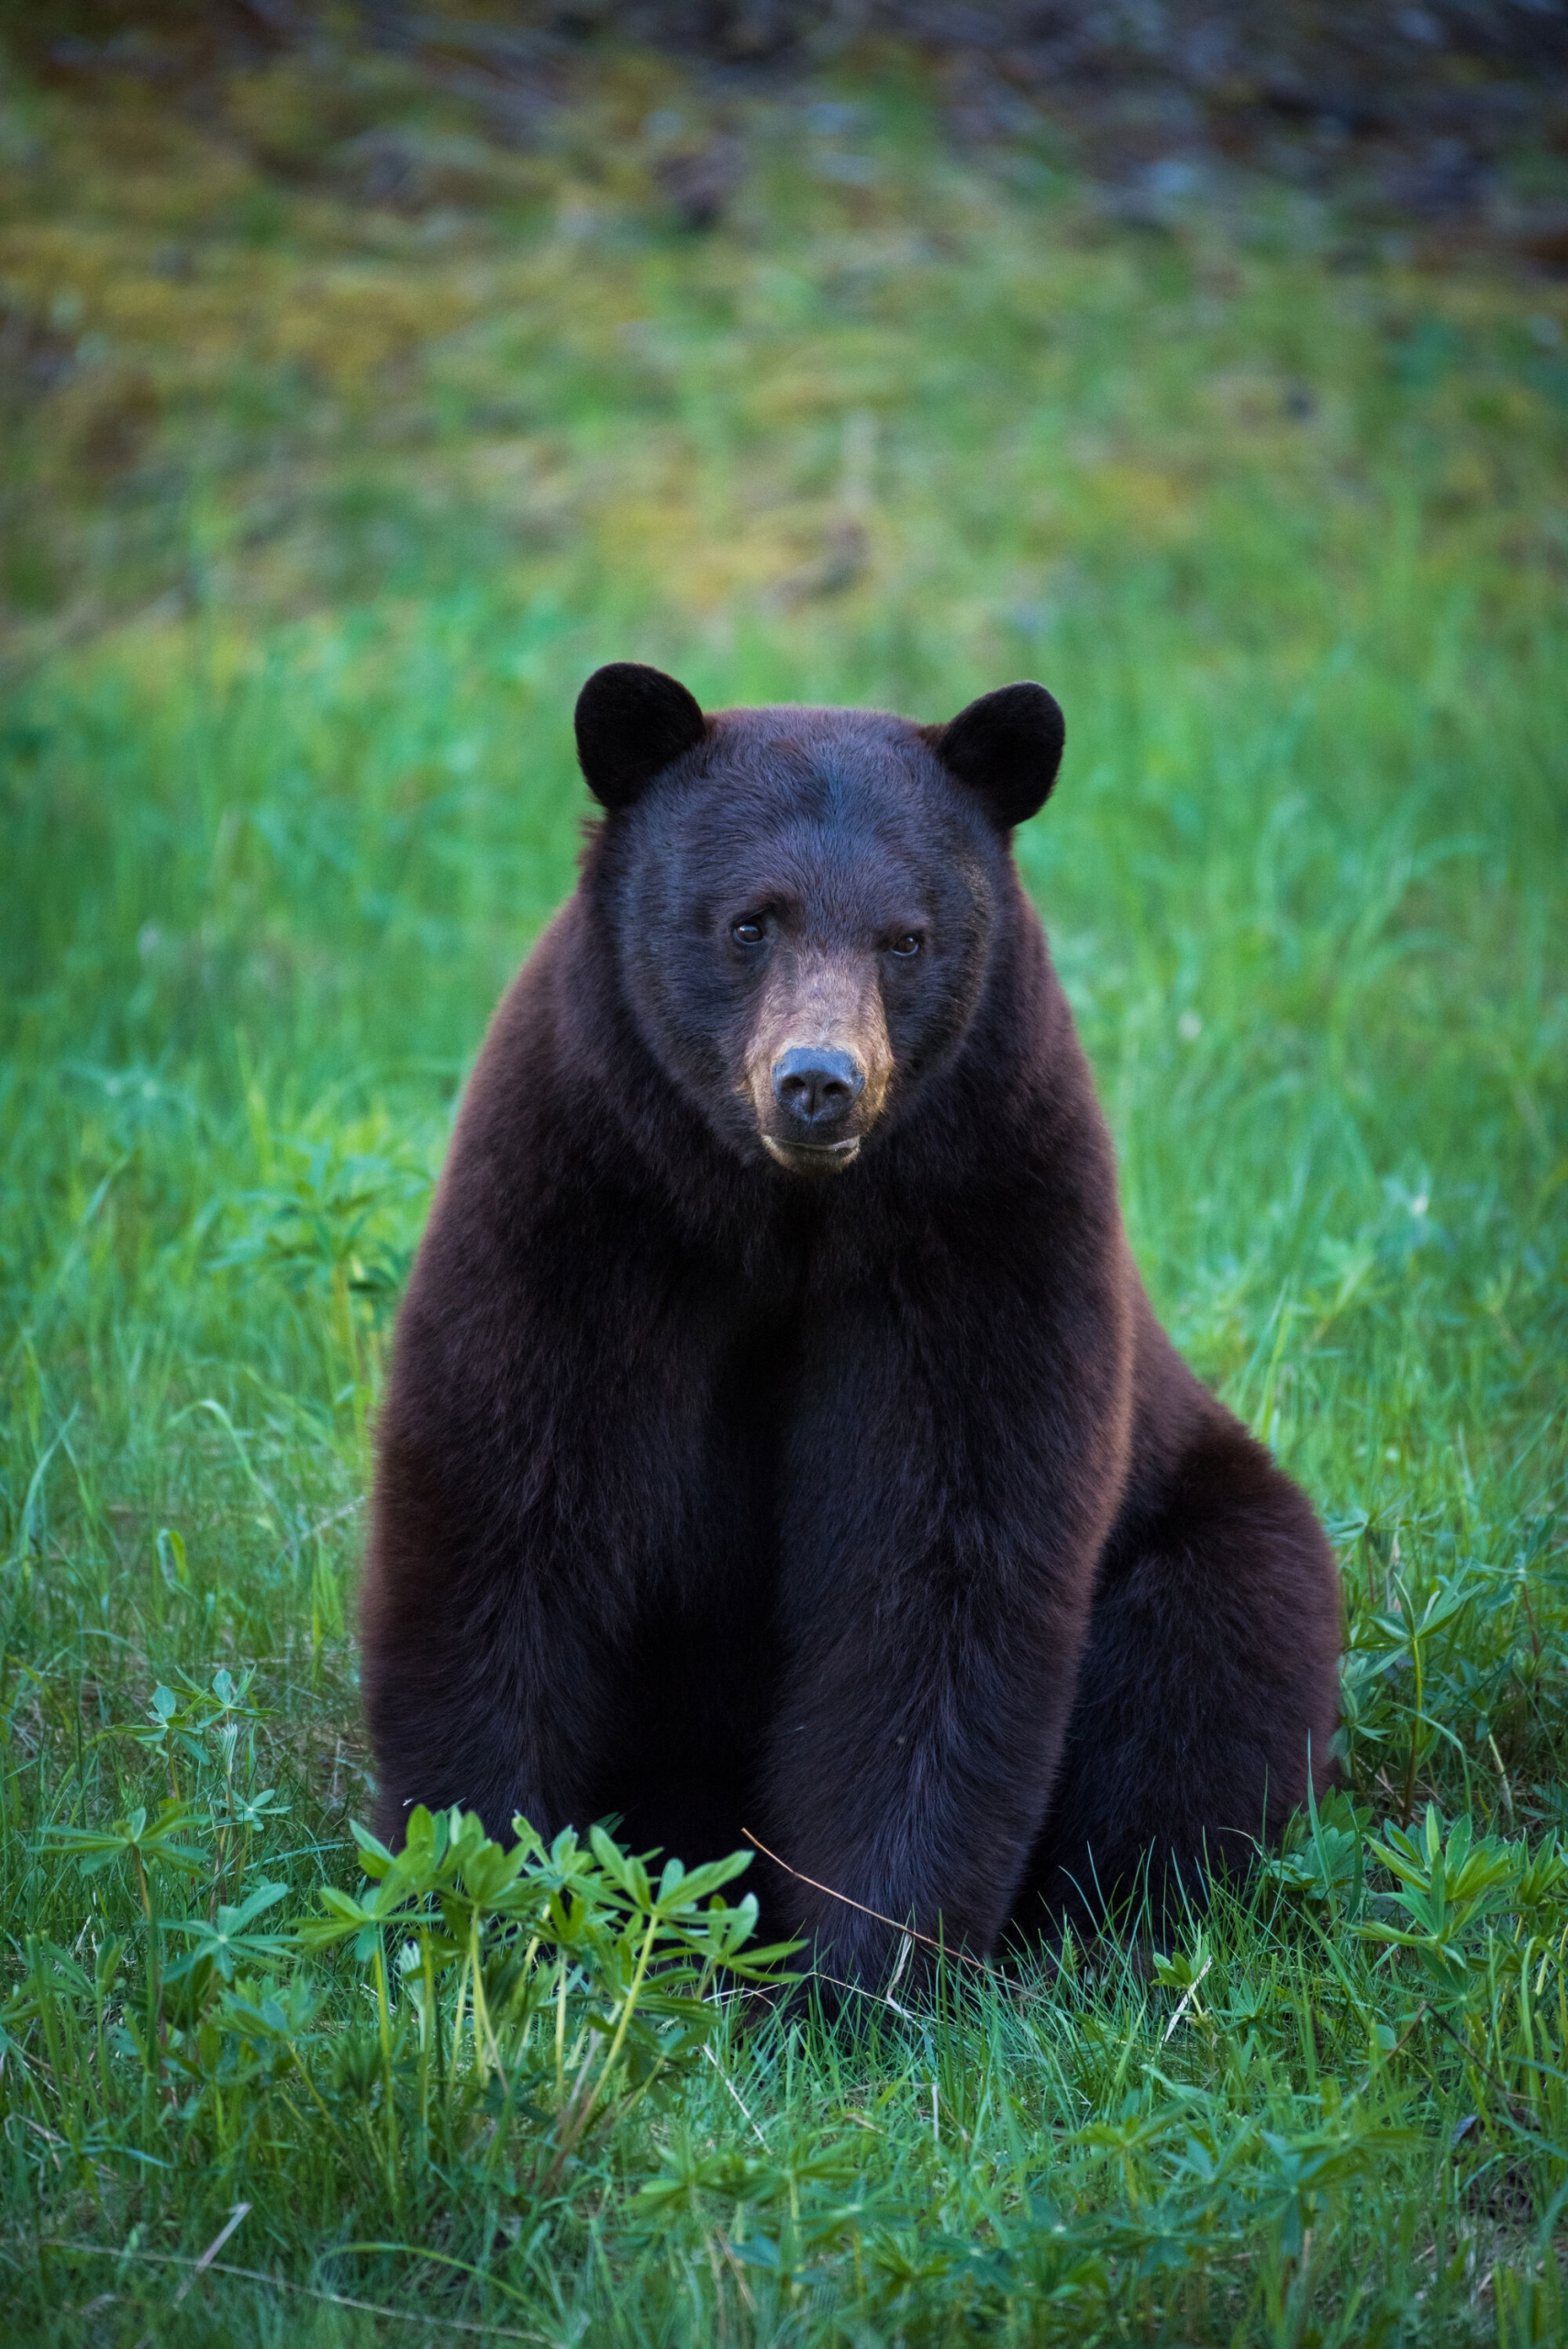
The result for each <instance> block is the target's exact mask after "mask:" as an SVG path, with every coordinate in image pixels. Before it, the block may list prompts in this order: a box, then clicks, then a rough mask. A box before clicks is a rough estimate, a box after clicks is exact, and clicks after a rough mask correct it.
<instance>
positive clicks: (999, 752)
mask: <svg viewBox="0 0 1568 2349" xmlns="http://www.w3.org/2000/svg"><path fill="white" fill-rule="evenodd" d="M920 731H921V733H922V734H923V735H924V736H925V738H926V740H927V741H928V742H929V744H930V747H931V749H932V750H933V751H935V752H936V754H937V756H938V758H939V759H940V761H941V763H942V764H943V765H944V766H945V767H946V768H947V770H948V772H949V774H955V775H957V777H958V779H959V781H960V783H966V784H967V785H969V787H970V789H971V791H973V792H974V793H976V794H977V795H978V796H979V797H980V798H981V799H982V800H983V801H984V804H985V807H986V808H987V810H988V811H989V814H990V817H991V819H992V821H993V823H995V824H998V825H999V826H1000V827H1001V829H1003V830H1004V831H1010V830H1011V829H1012V828H1013V826H1014V825H1015V824H1021V823H1022V822H1023V821H1024V820H1025V818H1027V817H1029V816H1034V815H1038V813H1039V812H1040V808H1042V807H1044V805H1045V803H1046V801H1047V800H1048V799H1049V798H1050V796H1051V785H1052V784H1053V783H1054V782H1055V781H1056V771H1057V769H1058V767H1060V765H1061V764H1062V744H1063V743H1064V742H1065V741H1066V740H1067V722H1066V720H1065V718H1063V717H1062V709H1061V706H1060V704H1059V703H1058V702H1057V700H1056V698H1055V696H1054V695H1052V694H1048V693H1047V692H1046V690H1045V687H1044V686H1043V685H1033V684H1028V685H1001V686H998V688H997V690H996V691H995V693H994V694H982V695H981V696H980V699H979V700H978V701H972V702H971V703H970V705H969V707H968V708H967V709H961V710H960V711H959V713H958V716H957V717H956V718H949V720H948V722H947V724H946V725H945V726H922V727H921V729H920Z"/></svg>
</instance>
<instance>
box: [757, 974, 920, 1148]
mask: <svg viewBox="0 0 1568 2349" xmlns="http://www.w3.org/2000/svg"><path fill="white" fill-rule="evenodd" d="M892 1074H893V1054H892V1051H891V1048H890V1046H889V1043H888V1037H887V1022H886V1020H885V1019H884V1016H883V1008H882V996H881V994H880V991H879V989H878V986H877V984H876V975H875V972H874V969H873V966H872V963H871V958H870V957H869V956H864V955H847V954H831V953H822V952H810V951H806V952H800V951H798V950H797V951H793V952H792V951H790V950H788V949H786V951H785V952H784V954H783V955H782V956H781V957H780V960H779V964H778V966H777V967H776V968H775V970H774V972H773V975H772V981H771V984H770V985H769V986H768V988H767V990H766V992H765V994H764V996H763V1000H762V1006H761V1017H760V1019H759V1020H758V1023H757V1027H756V1029H755V1030H754V1032H753V1035H752V1038H751V1047H750V1049H749V1051H748V1052H747V1055H746V1088H745V1089H746V1090H747V1091H748V1092H749V1093H750V1095H751V1105H752V1108H753V1111H754V1113H755V1116H756V1119H757V1130H758V1133H759V1134H760V1136H761V1138H762V1147H763V1148H764V1150H766V1152H767V1153H768V1155H769V1157H770V1158H772V1159H773V1160H774V1161H775V1163H777V1164H778V1165H780V1166H786V1167H788V1169H789V1170H790V1172H791V1173H792V1174H794V1175H836V1174H839V1173H840V1172H841V1170H842V1169H843V1168H844V1167H846V1166H849V1165H851V1164H852V1163H854V1161H855V1159H856V1158H857V1157H858V1156H859V1154H860V1147H861V1143H862V1141H863V1140H864V1138H865V1136H866V1135H867V1134H868V1133H869V1132H870V1130H871V1129H872V1127H873V1125H874V1123H875V1122H876V1119H877V1118H878V1116H879V1115H880V1114H881V1111H882V1107H883V1103H884V1100H885V1098H886V1096H887V1088H888V1084H889V1081H890V1079H891V1077H892Z"/></svg>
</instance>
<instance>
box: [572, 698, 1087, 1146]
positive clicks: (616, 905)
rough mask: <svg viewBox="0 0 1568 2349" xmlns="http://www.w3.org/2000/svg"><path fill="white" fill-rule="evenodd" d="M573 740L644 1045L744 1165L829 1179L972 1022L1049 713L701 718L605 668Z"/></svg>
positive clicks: (603, 899)
mask: <svg viewBox="0 0 1568 2349" xmlns="http://www.w3.org/2000/svg"><path fill="white" fill-rule="evenodd" d="M576 728H577V750H578V756H579V759H580V761H581V763H582V767H583V773H584V776H585V777H586V779H587V783H588V787H589V789H590V790H591V791H592V792H593V793H594V795H595V798H597V799H598V800H599V801H600V803H601V804H602V806H603V807H605V808H606V811H607V815H606V823H605V826H604V829H603V834H602V837H601V841H600V850H599V854H598V856H597V857H596V859H595V892H596V895H597V897H598V900H599V902H600V903H601V904H602V905H603V907H604V908H605V910H606V918H607V919H608V922H609V925H610V929H611V932H612V935H613V939H614V943H615V952H616V954H617V960H618V963H619V969H620V975H621V980H622V984H623V987H624V991H625V996H626V1000H627V1002H628V1006H629V1008H630V1010H631V1013H632V1016H633V1018H634V1019H635V1021H636V1023H637V1026H638V1028H639V1032H640V1034H641V1036H642V1039H643V1041H644V1042H645V1044H646V1045H647V1047H648V1048H649V1050H650V1051H651V1053H652V1054H653V1056H654V1058H655V1060H656V1061H657V1063H659V1065H660V1068H661V1069H662V1072H663V1074H664V1075H665V1076H666V1078H667V1079H668V1080H669V1081H670V1082H671V1083H673V1084H674V1085H677V1086H678V1087H679V1088H680V1089H681V1091H682V1093H683V1094H684V1096H685V1097H686V1098H688V1099H689V1100H690V1101H691V1102H692V1103H693V1104H694V1105H695V1107H697V1108H699V1109H700V1110H701V1112H702V1113H703V1115H704V1116H705V1117H706V1119H707V1120H708V1123H709V1124H710V1125H711V1126H712V1128H713V1129H714V1130H715V1131H716V1132H717V1134H719V1135H720V1137H721V1138H722V1139H724V1140H725V1141H728V1143H729V1144H730V1146H731V1147H732V1148H734V1149H735V1150H736V1151H737V1152H739V1153H740V1156H742V1157H744V1158H750V1159H761V1158H762V1153H763V1152H766V1153H767V1156H768V1158H770V1159H771V1160H773V1162H774V1163H776V1164H777V1165H779V1166H781V1167H784V1168H785V1169H787V1170H788V1172H789V1173H790V1174H791V1175H830V1174H837V1173H840V1172H842V1170H843V1169H845V1168H846V1167H848V1166H850V1165H851V1164H852V1163H854V1161H855V1159H856V1158H857V1157H858V1156H859V1155H860V1152H861V1151H862V1146H863V1145H864V1143H865V1142H866V1141H867V1138H868V1137H869V1136H870V1135H871V1134H872V1133H873V1131H874V1130H876V1128H877V1127H878V1125H879V1124H885V1123H887V1122H890V1121H891V1120H893V1119H904V1118H906V1117H907V1116H909V1115H910V1114H911V1113H912V1110H913V1108H914V1105H915V1104H916V1103H917V1101H918V1098H919V1094H920V1090H921V1087H922V1085H924V1084H925V1083H927V1082H928V1081H929V1078H930V1077H931V1075H932V1074H934V1073H935V1072H936V1071H938V1070H939V1069H940V1068H941V1067H942V1066H943V1064H944V1063H946V1062H947V1061H948V1060H949V1059H950V1058H951V1055H952V1053H953V1052H954V1051H955V1049H956V1048H957V1046H958V1044H959V1042H960V1041H961V1040H962V1037H963V1035H964V1033H965V1031H966V1030H967V1029H968V1027H969V1025H970V1022H971V1020H972V1019H973V1016H974V1011H975V1007H976V1005H977V1003H978V1002H979V1000H980V997H981V995H982V992H983V990H984V983H985V976H986V972H987V969H988V967H989V963H990V958H991V953H992V950H993V945H994V941H995V932H996V928H997V923H998V920H999V918H1001V916H1002V913H1003V909H1004V908H1005V907H1008V906H1009V905H1010V904H1011V903H1012V901H1013V900H1012V892H1011V873H1010V852H1009V836H1010V834H1011V831H1012V829H1013V827H1014V825H1015V824H1018V823H1021V822H1022V821H1023V819H1024V818H1026V817H1028V816H1032V815H1033V814H1034V813H1035V811H1036V809H1037V808H1038V807H1041V806H1042V805H1043V803H1044V801H1045V799H1046V796H1047V795H1048V794H1049V792H1050V790H1051V785H1052V784H1053V783H1054V781H1055V779H1056V772H1057V768H1058V766H1059V765H1060V763H1061V759H1062V740H1063V733H1064V729H1063V725H1062V712H1061V710H1060V709H1059V708H1058V707H1057V705H1056V703H1055V702H1054V701H1053V700H1052V698H1051V695H1050V694H1048V693H1047V692H1046V690H1045V688H1044V687H1043V686H1042V685H1004V686H1003V687H1002V688H1001V690H1000V691H999V692H996V693H992V694H986V695H984V696H983V698H982V699H981V700H979V701H976V702H972V703H971V704H970V706H969V707H968V708H967V709H964V710H962V711H961V712H960V714H959V716H958V717H957V718H952V719H951V721H950V722H949V723H948V724H947V725H945V726H917V725H914V724H912V723H910V722H909V721H908V720H906V719H904V718H892V717H888V716H885V715H884V714H882V713H880V712H875V711H866V710H851V709H808V708H796V707H789V706H786V707H778V708H771V709H732V710H720V711H717V712H715V713H712V714H708V715H705V714H704V712H703V710H702V709H701V708H700V707H698V705H697V703H696V702H695V700H694V699H693V697H692V696H691V695H690V694H689V693H688V692H687V691H686V689H685V687H684V685H678V684H677V683H676V681H675V679H674V678H673V677H667V676H664V675H663V674H662V673H661V672H660V671H658V670H657V669H649V668H644V667H642V666H641V665H639V663H636V662H615V663H613V664H612V665H611V666H610V667H608V668H605V669H600V670H597V671H596V672H595V674H594V675H593V676H592V677H590V678H589V680H588V682H587V684H586V685H584V688H583V691H582V694H581V696H580V697H579V699H578V703H577V715H576Z"/></svg>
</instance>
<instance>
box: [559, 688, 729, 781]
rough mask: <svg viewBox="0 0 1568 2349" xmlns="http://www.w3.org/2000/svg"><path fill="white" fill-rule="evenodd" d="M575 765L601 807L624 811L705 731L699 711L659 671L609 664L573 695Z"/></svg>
mask: <svg viewBox="0 0 1568 2349" xmlns="http://www.w3.org/2000/svg"><path fill="white" fill-rule="evenodd" d="M573 725H574V726H575V728H576V730H577V763H578V765H579V766H580V767H581V768H582V770H583V776H584V781H585V783H586V784H587V785H588V788H589V790H590V791H591V792H592V793H593V795H594V796H595V799H596V800H598V802H599V803H600V805H601V806H602V807H630V805H631V803H632V801H633V800H634V799H635V798H636V797H637V796H638V794H639V792H640V791H641V790H642V788H643V785H645V784H649V783H651V782H652V780H653V778H654V776H655V775H656V774H662V772H663V770H664V768H665V767H667V766H670V765H672V764H673V763H674V761H675V760H676V759H678V758H679V757H680V755H681V753H682V751H690V750H694V749H695V747H696V745H697V743H699V742H700V741H701V740H702V739H703V736H704V735H705V734H706V732H707V720H706V718H705V717H704V716H703V714H702V710H701V708H700V707H698V705H697V703H696V702H695V700H694V699H693V698H692V696H691V695H690V694H689V693H688V692H687V691H686V689H685V687H684V685H680V684H678V683H677V681H676V680H675V679H674V678H673V677H667V676H666V675H665V674H664V672H663V671H662V669H649V668H645V667H644V665H643V663H642V662H640V661H612V662H610V664H609V666H608V667H607V668H606V669H595V672H594V674H593V675H592V676H591V677H590V678H589V680H588V682H587V684H586V685H584V688H583V690H582V692H581V693H580V694H579V695H578V696H577V711H576V716H575V718H573Z"/></svg>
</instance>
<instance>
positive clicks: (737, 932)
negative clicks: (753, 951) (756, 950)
mask: <svg viewBox="0 0 1568 2349" xmlns="http://www.w3.org/2000/svg"><path fill="white" fill-rule="evenodd" d="M766 934H767V933H766V932H765V930H763V928H762V923H761V922H760V921H750V920H748V921H738V922H737V923H736V924H735V926H734V928H733V929H732V930H730V933H729V935H730V937H731V938H732V939H733V940H734V941H735V943H736V945H737V946H761V944H762V940H763V938H764V937H765V936H766Z"/></svg>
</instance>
